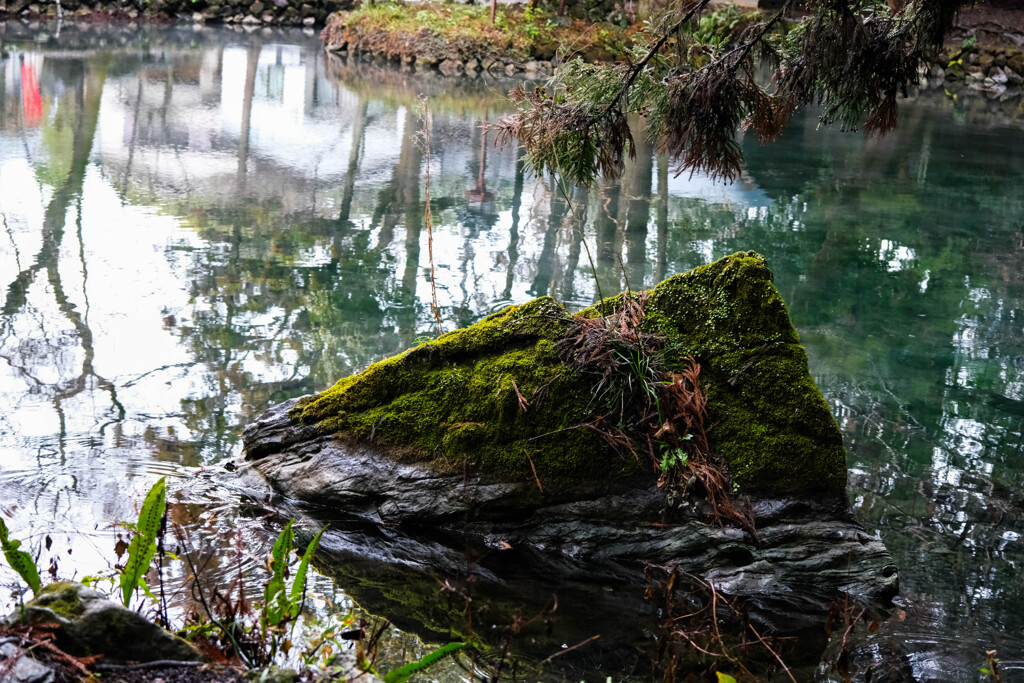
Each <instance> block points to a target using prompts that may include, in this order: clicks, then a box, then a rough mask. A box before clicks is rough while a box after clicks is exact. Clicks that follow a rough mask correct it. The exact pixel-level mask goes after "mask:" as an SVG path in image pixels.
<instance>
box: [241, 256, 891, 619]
mask: <svg viewBox="0 0 1024 683" xmlns="http://www.w3.org/2000/svg"><path fill="white" fill-rule="evenodd" d="M622 305H623V295H620V296H618V297H615V298H613V299H610V300H606V301H604V302H602V303H601V304H599V305H598V306H595V307H592V308H590V309H587V310H585V311H583V312H581V314H580V315H582V316H584V317H597V316H599V315H604V314H607V313H609V312H610V311H611V310H613V309H614V308H617V307H620V306H622ZM570 321H571V319H570V318H569V316H568V314H567V312H566V311H565V309H564V308H563V307H562V306H561V305H560V304H558V303H557V302H555V301H554V300H552V299H550V298H547V297H545V298H540V299H536V300H534V301H531V302H529V303H526V304H523V305H521V306H512V307H509V308H506V309H505V310H503V311H500V312H498V313H495V314H493V315H491V316H489V317H487V318H485V319H484V320H482V321H480V322H479V323H477V324H475V325H472V326H470V327H468V328H465V329H462V330H456V331H454V332H450V333H448V334H445V335H442V336H441V337H439V338H438V339H437V340H436V341H433V342H428V343H426V344H423V345H421V346H418V347H415V348H413V349H410V350H408V351H406V352H404V353H402V354H399V355H397V356H394V357H392V358H388V359H386V360H383V361H380V362H378V363H375V364H373V365H371V366H370V367H369V368H367V369H366V370H364V371H363V372H361V373H359V374H356V375H353V376H351V377H347V378H345V379H342V380H340V381H339V382H338V383H337V384H336V385H335V386H333V387H332V388H330V389H328V390H326V391H324V392H322V393H320V394H317V395H315V396H312V397H305V398H301V399H296V400H292V401H289V402H287V403H284V404H281V405H279V406H276V407H275V408H273V409H271V410H269V411H268V412H267V413H265V414H264V415H263V416H261V417H260V418H259V419H258V420H257V421H256V422H254V423H253V424H252V425H250V426H249V427H248V428H247V429H246V430H245V432H244V434H243V439H244V444H245V458H246V460H247V461H248V462H249V465H248V466H247V468H248V471H250V472H254V473H258V474H259V475H260V476H262V477H263V478H264V479H265V480H266V481H267V482H268V483H269V484H270V486H271V487H273V488H274V489H275V490H276V491H277V492H279V493H281V494H283V495H284V496H285V497H286V498H288V499H291V500H292V501H294V502H297V503H299V504H300V505H301V506H304V507H305V508H306V510H307V511H308V512H309V513H310V514H312V515H313V516H320V517H330V518H332V519H335V520H336V519H338V517H339V516H340V517H342V518H348V519H351V520H364V521H369V522H372V523H374V524H380V523H384V524H386V525H388V526H387V529H388V531H387V533H385V534H382V535H374V534H369V535H362V536H359V535H357V536H353V535H351V534H348V535H346V532H343V531H340V530H335V531H334V532H332V533H331V534H328V536H325V538H324V541H323V544H322V546H323V548H324V553H325V555H326V556H328V557H331V558H332V560H333V561H334V562H335V563H336V564H339V565H340V564H344V563H346V562H353V561H356V562H358V563H360V564H361V565H365V563H367V562H369V563H376V564H381V563H383V564H384V565H388V566H402V567H406V568H411V569H414V570H416V569H419V570H423V571H436V572H438V573H441V574H444V573H446V572H452V573H460V572H462V573H465V567H466V560H465V551H466V547H467V545H470V546H475V547H477V548H478V549H480V550H481V552H482V553H483V554H487V553H488V552H490V553H491V555H489V557H490V558H491V559H490V561H480V562H478V563H476V564H475V565H473V566H472V567H471V568H470V570H469V571H470V572H475V573H477V574H479V575H480V576H482V577H484V578H487V579H491V580H493V581H495V582H497V583H500V582H501V581H503V580H504V579H505V578H506V576H503V573H504V574H506V575H507V572H508V571H519V570H510V569H509V563H507V562H505V561H503V560H502V559H501V558H502V557H505V556H504V555H503V554H502V553H504V552H506V551H512V550H514V551H515V552H516V553H519V554H521V553H524V552H525V553H527V554H528V555H529V556H530V557H531V560H530V563H529V564H530V565H531V566H532V567H533V570H534V571H535V572H537V573H540V574H547V575H548V576H557V577H560V580H562V579H564V578H565V577H576V578H578V579H584V578H585V579H586V580H590V581H598V580H600V581H606V580H612V579H618V580H627V581H633V582H634V584H635V583H637V582H636V578H637V577H642V573H641V572H642V569H643V567H644V565H645V564H647V563H653V564H659V565H666V566H667V565H674V564H678V565H679V566H680V567H681V568H682V569H683V570H685V571H688V572H692V573H694V574H698V575H700V576H702V577H705V578H707V579H710V580H713V581H714V582H715V583H716V585H717V586H718V587H719V588H720V590H722V591H724V592H727V593H729V594H732V595H737V596H743V597H744V598H746V599H747V600H748V601H749V604H751V605H753V606H754V607H755V608H756V607H757V606H758V605H760V606H761V607H763V608H764V609H763V610H762V616H761V617H760V618H761V619H762V621H766V622H769V623H771V624H773V625H774V626H777V627H782V625H783V624H788V627H794V626H800V625H801V624H802V625H803V626H806V625H807V621H808V620H809V619H810V620H812V621H815V623H818V624H820V620H819V616H820V615H823V614H824V611H825V609H826V606H827V605H828V603H829V602H830V601H832V600H834V599H836V597H837V595H839V594H840V593H845V594H848V595H852V596H854V597H856V598H861V599H865V600H868V601H873V602H874V601H883V602H884V601H885V600H887V599H888V598H890V597H892V596H893V595H894V594H895V593H896V592H897V590H898V577H897V572H896V568H895V566H894V565H893V564H892V562H891V560H890V558H889V555H888V553H887V552H886V550H885V548H884V546H883V545H882V543H881V541H879V540H878V539H876V538H873V537H871V536H869V535H868V534H867V533H865V532H864V530H863V529H862V528H861V527H860V526H859V525H858V524H857V523H856V522H855V521H854V520H853V519H852V518H851V516H850V515H849V512H848V504H847V500H846V494H845V484H846V462H845V451H844V448H843V443H842V437H841V434H840V432H839V429H838V427H837V425H836V423H835V420H834V419H833V417H832V415H831V412H830V411H829V408H828V405H827V404H826V402H825V400H824V399H823V397H822V395H821V393H820V392H819V390H818V389H817V387H816V385H815V384H814V381H813V379H812V378H811V376H810V374H809V372H808V367H807V357H806V354H805V352H804V349H803V347H802V346H800V343H799V338H798V335H797V333H796V331H795V330H794V328H793V326H792V323H791V322H790V319H789V315H788V313H787V310H786V305H785V303H784V302H783V300H782V298H781V296H780V295H779V292H778V290H777V289H776V288H775V286H774V284H773V277H772V274H771V271H770V270H769V269H768V267H767V266H766V264H765V261H764V259H763V257H761V256H760V255H758V254H755V253H753V252H746V253H738V254H734V255H733V256H729V257H726V258H723V259H720V260H718V261H715V262H714V263H711V264H709V265H706V266H702V267H699V268H695V269H694V270H691V271H689V272H687V273H683V274H681V275H677V276H675V277H672V278H670V279H668V280H665V281H664V282H662V283H660V284H659V285H657V286H656V287H655V288H654V289H652V290H650V291H649V292H648V293H647V296H646V298H645V303H644V316H643V319H642V322H640V323H639V327H640V329H641V330H642V331H644V332H647V333H653V334H657V335H659V337H661V338H662V339H664V340H665V341H664V346H663V351H662V352H661V353H660V358H661V361H660V362H663V363H664V365H665V368H666V371H667V372H677V371H678V372H681V371H684V370H685V368H686V367H688V365H689V363H690V361H689V360H688V357H692V358H693V359H695V362H696V363H698V364H699V366H700V384H701V388H702V389H703V391H704V392H705V394H706V396H707V423H708V425H709V428H708V431H707V441H708V446H709V450H710V452H711V453H713V454H714V455H715V456H717V458H718V459H719V462H720V463H721V467H722V469H723V471H724V473H725V474H726V475H727V476H728V477H729V484H730V487H731V490H732V493H733V499H734V500H735V501H737V505H738V506H741V507H745V509H746V510H747V512H748V514H750V515H752V518H753V525H754V527H756V536H755V535H754V534H752V533H750V532H748V531H745V530H743V529H739V528H734V527H730V526H721V525H717V524H713V523H707V522H706V517H704V516H703V515H702V514H700V512H699V510H700V508H699V506H695V505H690V506H687V505H680V504H679V501H673V500H672V498H671V496H670V494H669V493H668V492H667V491H666V489H668V488H669V487H665V486H659V485H658V482H657V479H658V476H657V473H656V472H654V471H653V469H652V467H651V463H650V458H649V457H648V456H647V455H642V456H633V455H630V454H628V453H627V454H626V455H623V454H622V453H621V452H619V451H617V450H616V449H614V448H612V447H610V446H609V445H608V443H607V441H606V440H605V439H604V438H602V436H601V434H599V433H598V431H597V430H595V429H592V428H588V427H586V426H584V425H586V424H587V423H588V421H591V420H592V419H593V418H594V414H595V410H596V409H597V407H596V406H595V401H594V392H595V378H594V376H592V375H591V376H588V375H587V374H586V373H581V372H579V371H577V370H574V369H573V368H571V367H569V366H568V365H566V364H564V363H563V361H562V360H561V357H560V354H559V349H558V344H559V342H560V341H561V340H562V339H563V338H564V337H565V336H566V333H567V330H568V327H569V325H570V324H571V322H570ZM247 468H246V467H243V470H246V469H247ZM691 502H692V501H691ZM356 538H358V539H361V540H353V539H356ZM495 553H496V554H495ZM495 558H497V559H495ZM449 626H450V625H449Z"/></svg>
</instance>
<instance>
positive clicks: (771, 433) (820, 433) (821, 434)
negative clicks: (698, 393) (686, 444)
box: [645, 252, 846, 497]
mask: <svg viewBox="0 0 1024 683" xmlns="http://www.w3.org/2000/svg"><path fill="white" fill-rule="evenodd" d="M645 324H646V325H648V326H649V327H650V330H649V331H655V330H657V331H658V332H660V333H661V334H665V335H666V336H668V337H669V338H670V339H672V341H673V345H672V348H671V349H670V353H669V354H668V357H667V358H666V362H667V364H668V365H669V367H670V368H671V367H672V366H673V365H674V364H681V361H682V358H683V357H685V356H687V355H692V356H693V357H694V358H696V359H697V361H698V362H699V363H700V365H701V377H702V387H703V388H704V390H705V391H706V392H707V395H708V405H707V408H708V418H709V421H710V431H709V433H708V436H709V442H710V446H711V449H712V450H713V451H714V452H715V453H716V454H718V455H720V456H721V457H722V458H723V459H724V461H725V462H726V464H727V465H728V468H729V471H730V474H731V475H732V477H733V481H734V482H735V483H736V484H737V485H738V486H739V487H740V489H741V490H743V491H747V492H751V493H759V494H763V495H804V496H812V497H834V496H842V495H843V491H844V490H845V487H846V451H845V449H844V448H843V439H842V435H841V434H840V432H839V428H838V426H837V425H836V422H835V419H834V418H833V417H832V413H831V411H830V410H829V407H828V404H827V403H826V402H825V399H824V397H823V396H822V395H821V392H820V391H819V390H818V387H817V385H815V383H814V380H813V379H812V378H811V375H810V373H809V371H808V367H807V354H806V352H805V351H804V348H803V347H802V346H801V345H800V340H799V336H798V335H797V332H796V330H795V329H794V328H793V324H792V322H791V321H790V319H789V313H788V311H787V309H786V303H785V302H784V301H783V300H782V295H781V294H779V291H778V289H776V288H775V285H774V277H773V276H772V272H771V270H769V269H768V266H767V264H766V263H765V260H764V257H763V256H761V255H760V254H757V253H755V252H741V253H737V254H733V255H732V256H729V257H726V258H723V259H719V260H718V261H715V262H714V263H711V264H708V265H706V266H701V267H699V268H694V269H693V270H691V271H689V272H687V273H683V274H681V275H676V276H675V277H673V278H670V279H668V280H665V281H664V282H662V283H661V284H659V285H658V286H657V287H655V288H654V290H653V291H652V292H651V298H650V300H649V301H648V303H647V319H646V320H645Z"/></svg>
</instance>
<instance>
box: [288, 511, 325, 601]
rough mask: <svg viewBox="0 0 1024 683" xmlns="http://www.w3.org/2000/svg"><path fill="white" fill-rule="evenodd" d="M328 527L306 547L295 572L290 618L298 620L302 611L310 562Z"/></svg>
mask: <svg viewBox="0 0 1024 683" xmlns="http://www.w3.org/2000/svg"><path fill="white" fill-rule="evenodd" d="M326 530H327V527H324V528H323V529H321V530H320V531H319V532H318V533H317V535H316V536H314V537H313V540H312V541H310V542H309V545H308V546H306V552H304V553H303V554H302V559H301V560H300V561H299V567H298V569H296V570H295V579H294V580H293V581H292V591H291V596H290V598H289V600H288V603H289V605H288V607H289V612H288V614H289V616H290V617H291V618H292V619H297V618H298V616H299V613H300V612H301V611H302V596H303V595H304V594H305V591H306V573H307V572H308V570H309V561H310V560H311V559H313V554H314V553H316V548H317V546H318V545H320V537H321V536H323V535H324V531H326Z"/></svg>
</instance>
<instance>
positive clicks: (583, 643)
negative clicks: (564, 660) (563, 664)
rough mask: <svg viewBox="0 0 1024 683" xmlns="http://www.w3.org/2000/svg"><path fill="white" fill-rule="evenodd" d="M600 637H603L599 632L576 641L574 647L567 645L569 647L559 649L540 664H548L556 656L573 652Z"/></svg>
mask: <svg viewBox="0 0 1024 683" xmlns="http://www.w3.org/2000/svg"><path fill="white" fill-rule="evenodd" d="M600 637H601V634H600V633H599V634H597V635H596V636H590V637H589V638H587V639H586V640H581V641H580V642H578V643H576V644H575V645H573V646H572V647H567V648H565V649H564V650H559V651H558V652H556V653H555V654H553V655H551V656H550V657H548V658H547V659H545V660H544V661H542V662H541V663H540V664H539V666H544V665H545V664H547V663H548V662H550V661H551V660H552V659H554V658H555V657H561V656H562V655H564V654H565V653H567V652H572V651H573V650H575V649H576V648H580V647H583V646H584V645H586V644H587V643H592V642H594V641H595V640H597V639H598V638H600Z"/></svg>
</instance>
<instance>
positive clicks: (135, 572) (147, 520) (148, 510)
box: [121, 477, 167, 607]
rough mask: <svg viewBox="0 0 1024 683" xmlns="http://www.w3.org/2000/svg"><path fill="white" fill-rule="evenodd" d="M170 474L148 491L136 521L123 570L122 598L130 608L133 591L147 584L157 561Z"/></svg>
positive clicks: (161, 478)
mask: <svg viewBox="0 0 1024 683" xmlns="http://www.w3.org/2000/svg"><path fill="white" fill-rule="evenodd" d="M166 492H167V477H160V479H158V480H157V482H156V483H155V484H153V488H151V489H150V490H149V493H147V494H146V499H145V501H143V503H142V511H141V512H139V521H138V524H136V529H137V531H136V534H135V536H133V537H132V542H131V544H130V545H129V546H128V561H127V562H125V564H124V569H123V570H122V571H121V600H122V602H123V603H124V606H125V607H127V606H128V603H130V602H131V599H132V593H133V592H134V591H135V589H136V588H139V587H140V586H141V585H143V583H144V578H145V576H146V572H148V571H149V567H150V565H151V564H153V555H155V554H156V537H157V535H158V534H159V533H160V520H161V519H163V516H164V510H165V509H166V505H165V494H166Z"/></svg>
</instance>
